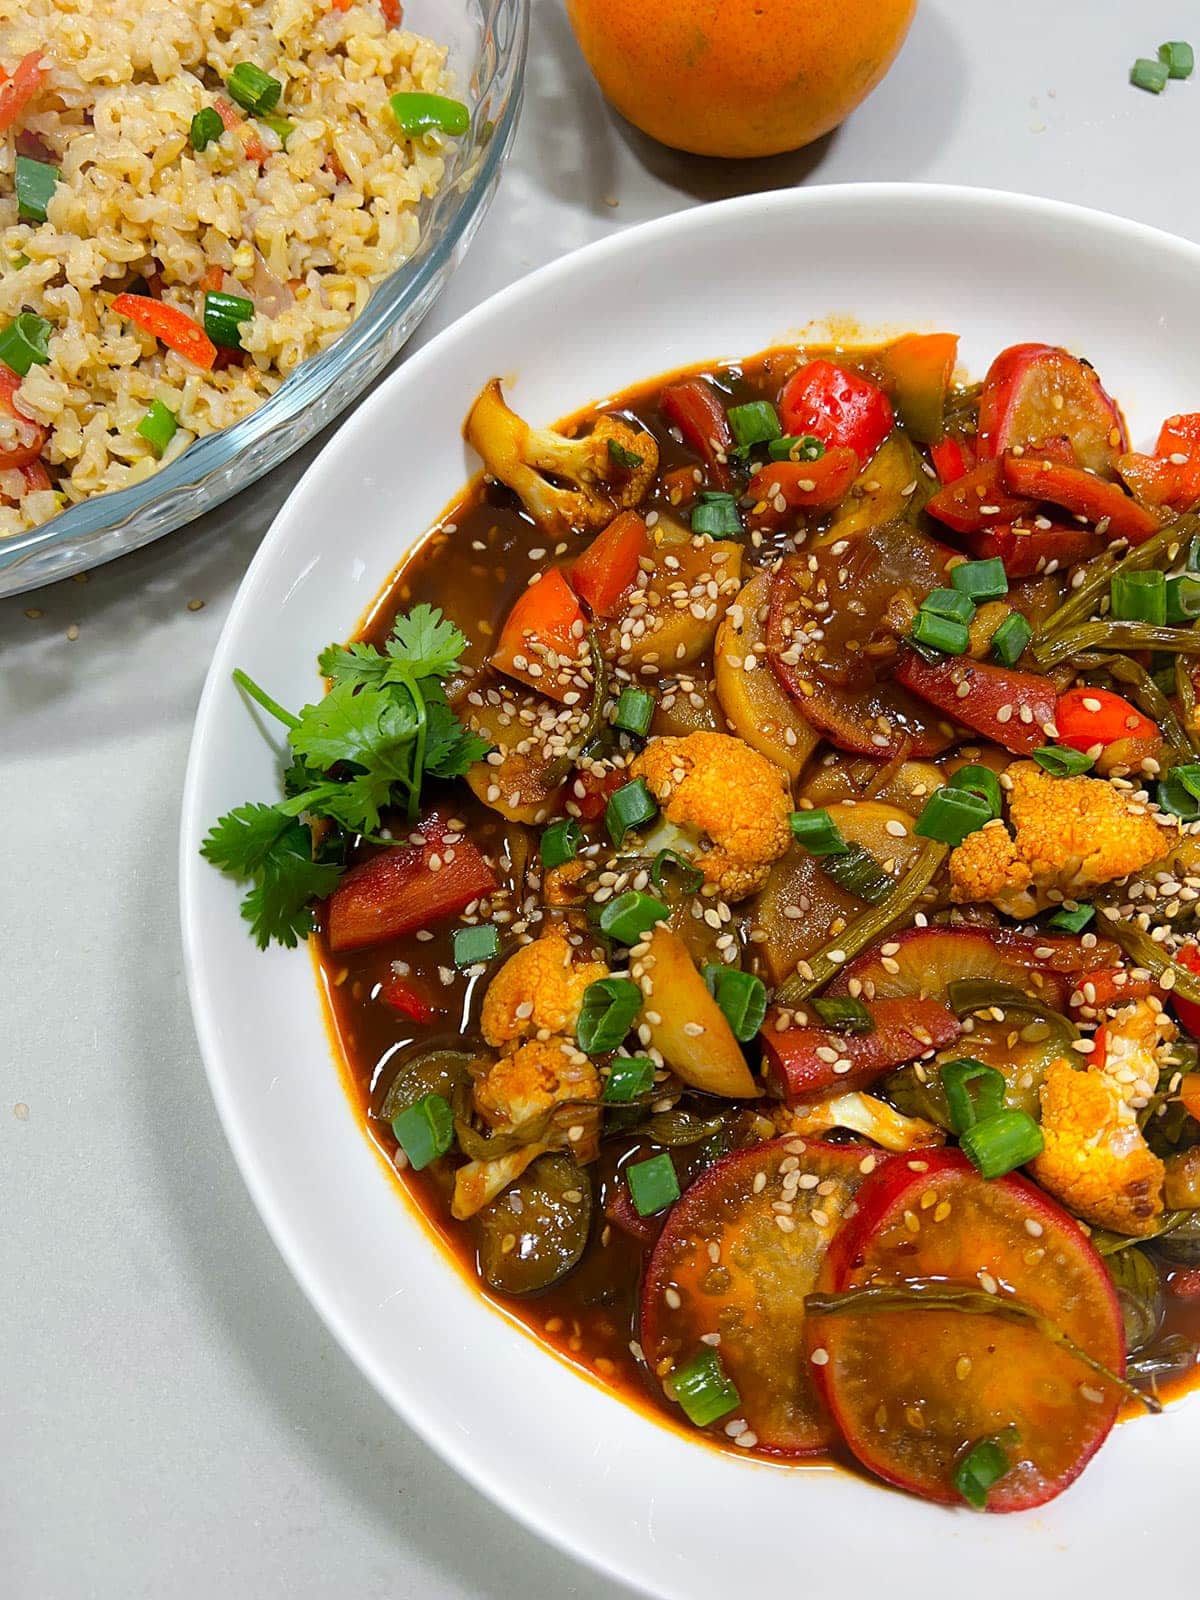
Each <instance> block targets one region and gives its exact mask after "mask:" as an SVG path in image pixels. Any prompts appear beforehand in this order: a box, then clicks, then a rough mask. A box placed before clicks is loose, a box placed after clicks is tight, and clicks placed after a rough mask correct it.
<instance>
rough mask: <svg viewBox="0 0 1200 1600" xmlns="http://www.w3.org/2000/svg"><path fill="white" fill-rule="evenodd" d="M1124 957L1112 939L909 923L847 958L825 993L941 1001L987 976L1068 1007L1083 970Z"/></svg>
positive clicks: (1061, 1007) (1056, 1005) (1113, 963)
mask: <svg viewBox="0 0 1200 1600" xmlns="http://www.w3.org/2000/svg"><path fill="white" fill-rule="evenodd" d="M885 947H886V949H887V954H886V955H885V954H884V948H885ZM1120 959H1121V951H1120V948H1119V947H1118V946H1117V945H1115V944H1114V943H1113V942H1112V940H1111V939H1097V940H1096V942H1095V944H1094V945H1090V946H1089V945H1084V943H1083V942H1082V940H1080V939H1077V938H1074V937H1072V936H1071V935H1070V934H1055V935H1047V936H1046V937H1045V938H1041V937H1039V936H1036V935H1031V934H1025V933H1013V932H1010V931H1009V930H1008V929H999V928H965V927H958V928H937V927H934V928H908V929H906V930H905V931H904V932H902V933H896V934H891V935H889V936H888V938H886V939H885V940H883V941H882V943H881V944H876V945H872V946H870V948H869V949H866V950H864V951H863V952H862V954H861V955H860V956H856V957H855V959H854V960H853V961H851V962H848V963H847V964H846V966H844V967H843V968H842V970H841V971H840V972H839V973H838V974H837V976H836V977H835V978H834V979H833V981H832V982H831V983H830V984H829V987H828V989H827V991H826V992H827V993H828V994H831V995H843V994H849V995H855V996H860V995H861V996H862V998H863V999H865V1000H867V1001H875V1000H889V999H897V998H904V997H906V996H910V995H918V996H922V997H926V998H929V999H934V1000H941V999H944V998H945V994H946V988H947V985H949V984H951V983H957V982H960V981H961V980H963V979H966V978H983V979H987V980H988V981H990V982H993V983H1010V984H1013V985H1014V986H1015V987H1016V988H1018V989H1025V990H1027V991H1028V992H1029V993H1030V994H1035V995H1037V996H1038V997H1039V998H1040V999H1042V1000H1045V1002H1046V1004H1047V1005H1049V1006H1053V1007H1054V1008H1055V1009H1056V1010H1059V1011H1062V1010H1065V1009H1066V1005H1067V1000H1068V997H1069V996H1070V993H1071V991H1072V989H1073V988H1074V987H1075V985H1076V983H1077V982H1078V981H1080V979H1081V975H1082V974H1084V973H1091V972H1092V971H1095V970H1098V969H1101V968H1105V967H1113V966H1116V965H1117V964H1118V963H1119V961H1120Z"/></svg>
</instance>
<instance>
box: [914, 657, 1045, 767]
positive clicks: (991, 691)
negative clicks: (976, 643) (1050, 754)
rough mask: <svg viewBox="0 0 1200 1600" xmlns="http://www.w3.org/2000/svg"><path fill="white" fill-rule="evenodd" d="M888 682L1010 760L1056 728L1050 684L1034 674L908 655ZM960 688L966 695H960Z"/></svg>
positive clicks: (956, 659) (984, 663) (1036, 745)
mask: <svg viewBox="0 0 1200 1600" xmlns="http://www.w3.org/2000/svg"><path fill="white" fill-rule="evenodd" d="M893 677H894V678H895V680H896V682H897V683H902V684H903V685H904V687H905V688H906V689H911V690H912V692H913V694H917V695H920V697H921V698H922V699H923V700H928V702H929V704H930V705H932V706H936V707H937V709H938V710H939V711H942V712H945V714H946V715H947V716H948V717H952V718H953V719H954V720H955V721H956V722H961V723H963V724H964V725H965V726H966V727H968V728H972V729H974V731H975V732H976V733H979V734H982V735H983V737H984V738H985V739H991V740H993V741H994V742H995V743H996V744H999V745H1003V747H1004V748H1005V749H1006V750H1011V751H1012V753H1013V755H1017V756H1027V755H1032V753H1033V752H1034V751H1035V750H1037V749H1038V748H1039V747H1040V746H1041V745H1044V744H1045V743H1046V740H1047V738H1049V737H1050V735H1048V734H1047V733H1046V728H1047V726H1050V727H1053V726H1055V722H1054V711H1055V700H1056V697H1057V691H1056V690H1055V687H1054V684H1053V683H1052V682H1051V680H1050V679H1049V678H1044V677H1042V675H1041V674H1040V673H1037V672H1017V671H1016V670H1015V669H1013V668H1012V667H998V666H993V665H992V663H991V662H988V661H971V660H968V659H967V657H965V656H947V657H946V659H945V660H944V661H938V662H933V663H931V662H928V661H924V660H922V658H921V657H920V656H919V655H917V653H916V651H915V650H909V651H905V652H904V654H903V655H902V656H901V657H900V660H899V663H898V664H897V666H896V670H895V672H894V673H893ZM963 684H965V685H966V686H967V692H966V694H961V695H960V693H959V689H960V687H961V685H963Z"/></svg>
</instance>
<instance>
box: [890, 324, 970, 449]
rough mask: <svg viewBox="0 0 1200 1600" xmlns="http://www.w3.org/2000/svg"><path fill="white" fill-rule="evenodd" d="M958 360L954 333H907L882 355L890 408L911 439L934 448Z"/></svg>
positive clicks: (939, 432) (940, 432)
mask: <svg viewBox="0 0 1200 1600" xmlns="http://www.w3.org/2000/svg"><path fill="white" fill-rule="evenodd" d="M957 360H958V335H957V334H956V333H908V334H905V336H904V338H903V339H897V340H896V342H895V344H890V345H888V347H887V349H886V350H885V351H883V361H884V365H885V366H886V368H887V372H888V378H889V380H890V383H889V388H890V392H891V397H892V405H893V407H894V408H895V411H896V415H897V416H898V417H899V419H900V421H901V423H902V424H903V427H904V431H905V432H906V433H907V434H908V436H909V438H910V439H915V440H916V441H917V443H918V444H935V443H937V442H938V441H939V440H940V439H941V438H942V434H943V431H944V427H945V417H946V396H947V394H948V393H949V390H950V384H951V382H952V381H953V378H954V365H955V362H956V361H957Z"/></svg>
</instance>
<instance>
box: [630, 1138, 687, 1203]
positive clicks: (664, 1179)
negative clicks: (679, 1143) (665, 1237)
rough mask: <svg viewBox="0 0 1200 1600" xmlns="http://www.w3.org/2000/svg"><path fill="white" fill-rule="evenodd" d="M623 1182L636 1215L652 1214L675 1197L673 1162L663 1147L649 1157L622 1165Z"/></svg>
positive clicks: (677, 1185)
mask: <svg viewBox="0 0 1200 1600" xmlns="http://www.w3.org/2000/svg"><path fill="white" fill-rule="evenodd" d="M625 1182H626V1183H627V1184H628V1185H629V1196H630V1199H631V1200H632V1201H633V1209H634V1210H635V1211H636V1212H637V1214H638V1216H639V1217H652V1216H654V1214H655V1213H656V1212H658V1211H664V1210H665V1209H666V1208H667V1206H669V1205H673V1204H674V1202H675V1201H676V1200H678V1199H679V1179H678V1178H677V1177H676V1175H675V1163H674V1162H673V1161H672V1160H671V1158H670V1156H669V1155H668V1154H667V1152H666V1151H665V1150H664V1151H663V1152H662V1153H661V1154H660V1155H657V1156H651V1157H650V1159H649V1161H635V1162H633V1163H632V1164H631V1165H630V1166H628V1167H626V1168H625Z"/></svg>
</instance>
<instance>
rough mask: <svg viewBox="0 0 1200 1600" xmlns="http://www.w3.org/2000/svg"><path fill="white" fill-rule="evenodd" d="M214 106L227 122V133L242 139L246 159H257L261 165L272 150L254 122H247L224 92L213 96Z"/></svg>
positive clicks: (225, 122)
mask: <svg viewBox="0 0 1200 1600" xmlns="http://www.w3.org/2000/svg"><path fill="white" fill-rule="evenodd" d="M213 107H214V109H215V110H216V113H217V115H218V116H219V117H220V119H221V121H222V122H223V123H224V124H225V131H226V133H236V134H237V136H238V138H239V139H240V140H241V145H242V151H243V153H244V154H245V156H246V159H247V160H248V161H257V162H258V164H259V166H260V167H261V166H262V164H263V162H264V161H265V160H266V159H267V157H268V156H269V155H270V154H271V152H270V151H269V150H268V149H267V147H266V145H265V144H264V143H263V142H262V140H261V139H260V138H259V136H258V133H257V131H256V130H255V127H254V124H253V123H252V122H247V121H246V119H245V117H244V116H243V115H242V113H241V112H240V111H239V110H238V109H237V107H236V106H235V105H234V103H233V101H232V100H227V99H226V98H225V96H224V95H223V94H218V95H215V96H214V97H213Z"/></svg>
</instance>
